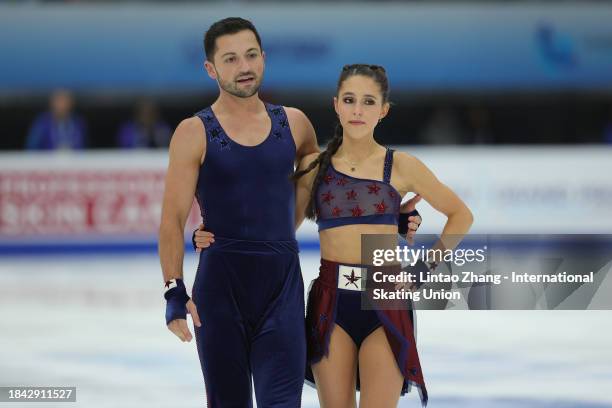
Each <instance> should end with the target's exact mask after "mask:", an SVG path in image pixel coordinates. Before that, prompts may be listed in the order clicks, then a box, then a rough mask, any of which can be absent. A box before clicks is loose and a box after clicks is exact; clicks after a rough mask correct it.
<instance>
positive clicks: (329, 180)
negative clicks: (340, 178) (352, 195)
mask: <svg viewBox="0 0 612 408" xmlns="http://www.w3.org/2000/svg"><path fill="white" fill-rule="evenodd" d="M333 179H334V176H332V175H331V174H326V175H325V177H323V182H324V183H325V184H329V183H331V181H332V180H333Z"/></svg>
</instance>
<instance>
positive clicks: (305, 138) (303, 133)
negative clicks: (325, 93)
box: [285, 107, 320, 167]
mask: <svg viewBox="0 0 612 408" xmlns="http://www.w3.org/2000/svg"><path fill="white" fill-rule="evenodd" d="M285 112H287V119H288V120H289V128H290V129H291V134H292V135H293V140H294V141H295V148H296V152H295V163H296V167H299V165H300V162H301V161H302V159H303V158H304V157H305V156H307V155H309V154H312V153H319V152H320V150H319V144H318V143H317V135H316V133H315V130H314V127H313V126H312V123H310V120H309V119H308V118H307V117H306V115H305V114H304V112H302V111H301V110H299V109H296V108H289V107H285Z"/></svg>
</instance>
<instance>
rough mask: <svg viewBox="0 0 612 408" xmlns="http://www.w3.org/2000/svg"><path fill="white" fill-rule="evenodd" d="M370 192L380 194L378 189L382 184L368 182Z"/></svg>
mask: <svg viewBox="0 0 612 408" xmlns="http://www.w3.org/2000/svg"><path fill="white" fill-rule="evenodd" d="M368 190H369V191H368V194H376V195H378V191H379V190H380V186H379V185H378V184H374V183H372V184H368Z"/></svg>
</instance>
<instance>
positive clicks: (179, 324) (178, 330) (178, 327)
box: [168, 299, 202, 342]
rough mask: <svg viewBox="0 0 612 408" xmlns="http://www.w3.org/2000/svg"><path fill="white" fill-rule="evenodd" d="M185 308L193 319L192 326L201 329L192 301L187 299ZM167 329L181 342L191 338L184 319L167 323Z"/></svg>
mask: <svg viewBox="0 0 612 408" xmlns="http://www.w3.org/2000/svg"><path fill="white" fill-rule="evenodd" d="M185 306H186V307H187V312H188V313H189V314H191V318H192V319H193V324H195V325H196V326H197V327H201V326H202V323H201V322H200V316H198V310H197V308H196V305H195V303H193V300H191V299H189V300H188V301H187V303H186V304H185ZM168 329H169V330H170V331H171V332H172V333H174V334H176V336H177V337H178V338H179V339H181V341H187V342H189V341H191V339H192V338H193V336H192V335H191V332H190V331H189V327H187V320H185V319H174V320H172V321H171V322H170V323H168Z"/></svg>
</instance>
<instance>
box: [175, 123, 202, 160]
mask: <svg viewBox="0 0 612 408" xmlns="http://www.w3.org/2000/svg"><path fill="white" fill-rule="evenodd" d="M204 132H205V129H204V124H203V123H202V121H201V120H200V118H198V117H197V116H193V117H191V118H187V119H183V120H182V121H181V122H180V123H179V124H178V126H177V127H176V130H175V131H174V134H173V135H172V140H171V141H170V150H171V151H175V152H177V153H179V154H181V155H187V156H190V155H193V156H196V157H200V156H201V155H202V153H203V151H204V147H205V144H206V138H205V137H204V134H205V133H204Z"/></svg>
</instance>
